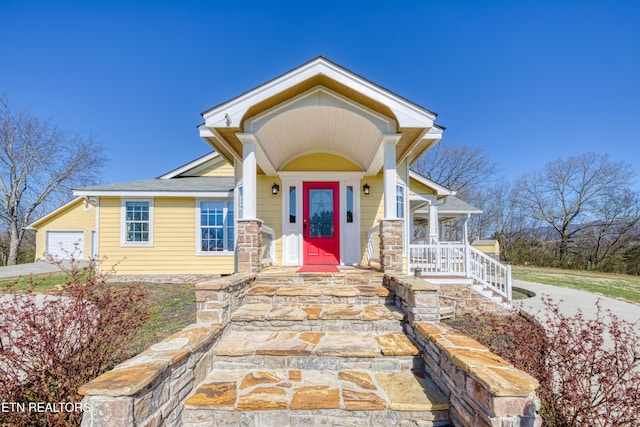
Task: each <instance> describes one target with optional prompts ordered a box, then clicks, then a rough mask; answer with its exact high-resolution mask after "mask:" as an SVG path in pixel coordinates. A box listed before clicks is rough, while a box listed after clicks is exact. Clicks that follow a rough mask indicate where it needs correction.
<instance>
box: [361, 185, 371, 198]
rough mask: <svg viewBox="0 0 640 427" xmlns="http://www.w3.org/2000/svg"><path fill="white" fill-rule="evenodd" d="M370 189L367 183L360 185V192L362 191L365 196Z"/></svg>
mask: <svg viewBox="0 0 640 427" xmlns="http://www.w3.org/2000/svg"><path fill="white" fill-rule="evenodd" d="M370 190H371V189H370V188H369V184H365V185H363V186H362V192H363V193H364V195H365V196H368V195H369V192H370Z"/></svg>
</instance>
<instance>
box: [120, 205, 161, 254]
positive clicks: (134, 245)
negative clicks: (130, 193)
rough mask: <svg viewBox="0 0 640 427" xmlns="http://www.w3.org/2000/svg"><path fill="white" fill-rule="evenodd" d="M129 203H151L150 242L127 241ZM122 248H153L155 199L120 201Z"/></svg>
mask: <svg viewBox="0 0 640 427" xmlns="http://www.w3.org/2000/svg"><path fill="white" fill-rule="evenodd" d="M127 202H147V203H149V240H148V241H146V242H128V241H127V220H126V218H127ZM120 246H121V247H123V248H139V247H143V248H148V247H153V199H137V198H136V199H129V198H121V199H120Z"/></svg>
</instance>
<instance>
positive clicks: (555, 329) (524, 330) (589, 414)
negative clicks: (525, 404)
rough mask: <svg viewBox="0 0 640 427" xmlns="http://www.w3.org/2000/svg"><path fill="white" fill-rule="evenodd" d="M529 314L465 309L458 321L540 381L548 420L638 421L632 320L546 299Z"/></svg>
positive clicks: (639, 361)
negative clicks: (588, 313)
mask: <svg viewBox="0 0 640 427" xmlns="http://www.w3.org/2000/svg"><path fill="white" fill-rule="evenodd" d="M543 299H544V304H545V306H546V309H545V311H544V312H543V313H541V314H540V315H539V316H537V319H530V318H526V317H523V316H521V315H520V313H519V311H518V310H516V309H514V310H512V311H511V312H510V313H509V314H507V315H505V316H501V315H495V314H490V313H463V314H462V315H461V316H460V317H458V320H457V322H456V325H455V326H456V327H458V328H459V329H461V330H462V331H463V332H465V333H467V334H469V335H471V336H473V337H474V338H476V339H477V340H478V341H480V342H481V343H483V344H484V345H486V346H487V347H489V349H491V350H492V351H493V352H495V353H496V354H499V355H500V356H502V357H504V358H505V359H507V360H509V361H510V362H511V363H512V364H513V365H514V366H516V367H517V368H519V369H522V370H524V371H526V372H528V373H529V374H531V375H532V376H534V377H535V378H536V379H538V381H540V388H539V389H538V396H539V397H540V400H541V416H542V418H543V420H544V423H545V425H547V426H554V427H555V426H558V427H565V426H571V427H573V426H576V427H577V426H580V427H582V426H587V427H589V426H638V425H640V337H639V336H638V333H637V332H636V330H635V329H634V325H633V324H631V323H629V322H625V321H623V320H621V319H619V318H618V317H617V316H616V315H615V314H613V313H611V312H610V311H609V310H603V309H602V308H601V307H600V303H599V302H598V303H597V304H596V307H595V310H596V313H595V315H596V316H595V318H591V319H587V318H585V316H584V315H583V313H582V312H578V313H577V314H576V315H574V316H567V315H564V314H562V313H561V312H560V310H559V308H558V304H557V303H554V302H553V301H552V300H551V299H550V298H548V297H543Z"/></svg>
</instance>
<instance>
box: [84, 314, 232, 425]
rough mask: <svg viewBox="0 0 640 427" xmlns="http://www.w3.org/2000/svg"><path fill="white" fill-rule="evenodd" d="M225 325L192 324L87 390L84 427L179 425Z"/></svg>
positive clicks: (211, 358)
mask: <svg viewBox="0 0 640 427" xmlns="http://www.w3.org/2000/svg"><path fill="white" fill-rule="evenodd" d="M221 333H222V329H221V327H220V325H198V324H195V325H191V326H189V327H187V328H185V329H183V330H182V331H180V332H178V333H175V334H173V335H171V336H170V337H168V338H166V339H165V340H164V341H162V342H160V343H157V344H154V345H153V346H151V347H150V348H149V349H148V350H146V351H144V352H142V353H140V354H139V355H137V356H135V357H134V358H132V359H129V360H127V361H125V362H123V363H121V364H120V365H118V366H116V367H115V368H114V369H112V370H111V371H109V372H106V373H104V374H102V375H100V376H99V377H98V378H96V379H94V380H92V381H90V382H89V383H87V384H85V385H83V386H82V387H80V389H79V393H80V394H81V395H83V396H85V397H84V399H83V403H84V404H85V405H88V406H89V410H88V411H86V412H85V414H84V417H83V419H82V426H85V427H103V426H104V427H111V426H159V425H166V426H176V425H180V424H181V418H182V409H183V405H182V402H183V400H184V399H185V398H186V397H187V395H189V393H191V391H192V390H193V389H194V387H196V386H197V385H198V384H199V383H200V382H202V381H203V380H204V378H205V377H206V376H207V374H208V373H209V371H210V370H211V366H212V363H213V345H214V343H215V341H216V340H217V339H218V337H219V336H220V335H221Z"/></svg>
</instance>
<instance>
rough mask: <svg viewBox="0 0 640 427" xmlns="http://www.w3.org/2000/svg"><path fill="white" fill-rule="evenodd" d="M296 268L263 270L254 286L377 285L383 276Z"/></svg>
mask: <svg viewBox="0 0 640 427" xmlns="http://www.w3.org/2000/svg"><path fill="white" fill-rule="evenodd" d="M297 268H298V267H274V268H267V269H265V270H263V271H262V272H261V273H260V275H259V276H258V277H257V278H256V284H258V285H262V284H279V285H296V286H304V285H313V286H317V285H346V286H356V285H379V284H381V283H382V279H383V277H384V274H382V273H380V272H379V271H375V270H363V269H354V268H350V267H342V266H341V267H340V269H341V270H340V271H339V272H335V273H322V272H318V273H296V270H297Z"/></svg>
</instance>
